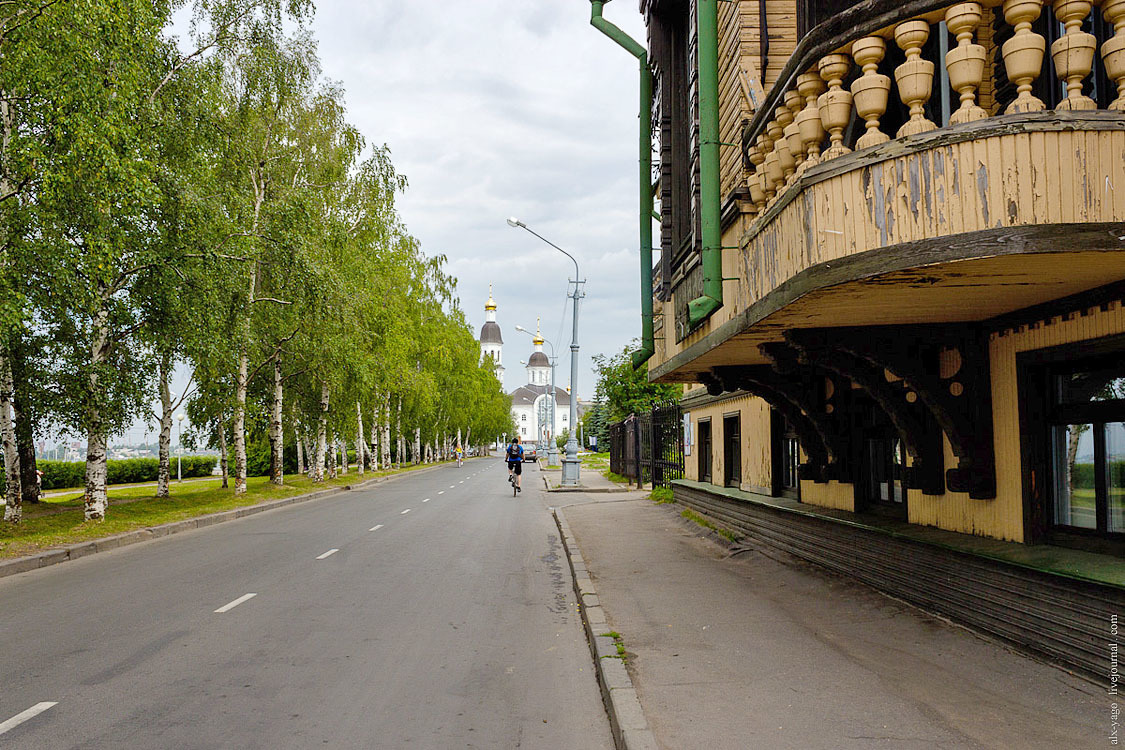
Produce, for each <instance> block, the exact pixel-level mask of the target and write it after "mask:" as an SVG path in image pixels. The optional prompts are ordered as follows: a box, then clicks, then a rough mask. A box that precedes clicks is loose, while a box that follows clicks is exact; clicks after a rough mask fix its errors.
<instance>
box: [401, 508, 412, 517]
mask: <svg viewBox="0 0 1125 750" xmlns="http://www.w3.org/2000/svg"><path fill="white" fill-rule="evenodd" d="M409 512H410V508H407V509H406V510H404V511H403V512H402V513H399V515H400V516H405V515H406V514H407V513H409Z"/></svg>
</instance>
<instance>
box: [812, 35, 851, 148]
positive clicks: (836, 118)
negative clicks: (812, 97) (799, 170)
mask: <svg viewBox="0 0 1125 750" xmlns="http://www.w3.org/2000/svg"><path fill="white" fill-rule="evenodd" d="M818 68H819V69H820V77H821V78H823V79H824V82H825V83H827V84H828V90H827V91H825V92H824V93H823V94H821V95H820V96H819V97H818V98H817V100H816V106H817V109H818V110H819V111H820V121H821V123H823V125H824V128H825V129H826V130H827V131H828V141H829V143H828V150H827V151H825V152H824V156H823V157H822V159H823V160H828V159H835V158H836V157H837V156H843V155H844V154H850V153H851V149H850V148H848V147H847V146H845V145H844V128H846V127H847V126H848V122H849V121H850V120H851V119H852V92H850V91H848V90H847V89H845V88H844V87H843V79H844V76H846V75H847V74H848V71H849V70H850V69H851V64H850V63H849V62H848V56H847V55H838V54H837V55H825V56H824V57H822V58H821V60H820V64H819V66H818Z"/></svg>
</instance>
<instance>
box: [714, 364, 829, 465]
mask: <svg viewBox="0 0 1125 750" xmlns="http://www.w3.org/2000/svg"><path fill="white" fill-rule="evenodd" d="M711 372H712V375H713V377H714V378H715V380H716V381H718V382H719V383H720V384H721V387H722V388H723V389H724V390H731V391H734V390H744V391H748V392H750V393H753V394H754V395H755V396H758V397H759V398H761V399H763V400H764V401H765V402H766V403H768V404H769V405H770V406H772V407H774V408H775V409H777V411H778V412H780V413H781V415H782V416H784V417H785V418H786V419H787V420H788V421H789V424H790V425H792V427H793V430H794V431H795V432H796V433H797V438H798V440H799V441H800V443H801V447H802V448H803V449H804V451H805V455H806V456H807V457H808V460H807V461H806V462H805V463H803V464H801V466H800V467H799V472H800V476H801V479H809V480H812V481H814V482H820V483H823V482H827V481H828V480H830V479H837V480H842V481H847V478H845V476H844V473H843V471H842V466H841V462H840V457H841V455H843V452H842V451H841V450H840V444H839V439H838V430H837V429H836V427H835V425H834V424H832V423H831V421H830V420H827V419H826V418H825V415H823V414H822V413H821V411H819V410H818V409H816V408H815V406H814V403H813V401H814V396H813V390H812V389H810V388H808V384H807V383H804V382H801V381H799V380H795V379H793V378H790V377H787V376H784V375H780V374H778V373H777V372H776V371H774V370H773V368H771V367H769V366H766V365H749V366H726V367H717V368H715V369H713V370H712V371H711Z"/></svg>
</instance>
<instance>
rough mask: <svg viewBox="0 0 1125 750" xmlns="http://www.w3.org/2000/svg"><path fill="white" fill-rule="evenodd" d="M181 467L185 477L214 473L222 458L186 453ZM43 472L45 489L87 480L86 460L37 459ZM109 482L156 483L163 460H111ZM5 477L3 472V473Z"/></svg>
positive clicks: (69, 486)
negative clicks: (213, 470) (188, 454)
mask: <svg viewBox="0 0 1125 750" xmlns="http://www.w3.org/2000/svg"><path fill="white" fill-rule="evenodd" d="M180 460H181V461H182V464H181V470H182V472H183V476H184V478H185V479H186V478H188V477H206V476H210V475H211V471H212V469H214V468H215V463H216V462H217V461H218V459H217V458H216V457H215V456H183V457H182V458H181V459H180ZM36 465H37V466H38V467H39V470H40V471H42V472H43V489H44V490H56V489H70V488H71V487H82V486H83V485H84V484H85V482H86V464H85V463H84V462H82V461H46V460H42V459H40V460H39V461H37V462H36ZM108 468H109V484H132V483H135V482H155V481H156V477H157V473H158V471H159V469H160V462H159V461H158V460H157V459H155V458H126V459H121V460H116V461H109V462H108ZM172 475H173V478H174V477H175V475H176V459H175V458H173V459H172ZM0 476H3V472H0Z"/></svg>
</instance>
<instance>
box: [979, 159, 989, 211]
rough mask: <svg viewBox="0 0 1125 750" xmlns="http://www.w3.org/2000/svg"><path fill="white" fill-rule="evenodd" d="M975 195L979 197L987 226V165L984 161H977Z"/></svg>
mask: <svg viewBox="0 0 1125 750" xmlns="http://www.w3.org/2000/svg"><path fill="white" fill-rule="evenodd" d="M977 195H978V196H979V197H980V211H981V214H982V215H983V216H984V224H985V226H988V223H989V219H988V167H986V166H985V164H984V162H977Z"/></svg>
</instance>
